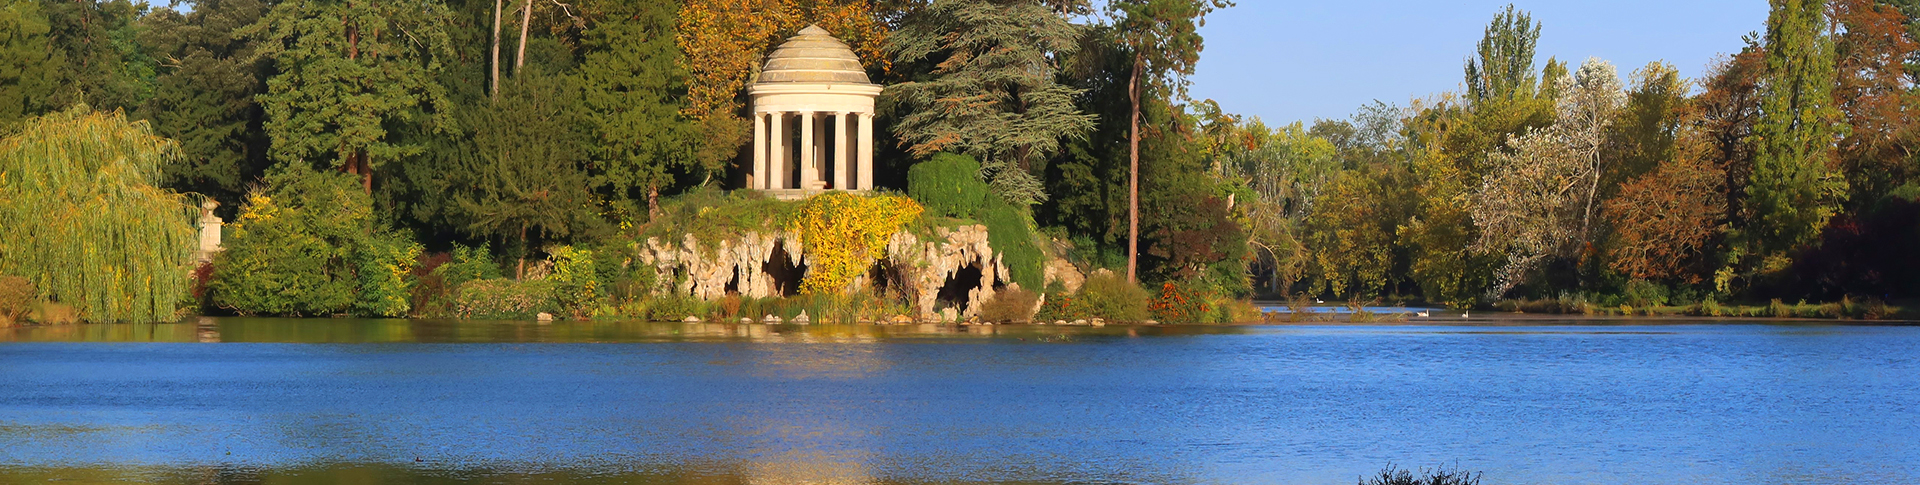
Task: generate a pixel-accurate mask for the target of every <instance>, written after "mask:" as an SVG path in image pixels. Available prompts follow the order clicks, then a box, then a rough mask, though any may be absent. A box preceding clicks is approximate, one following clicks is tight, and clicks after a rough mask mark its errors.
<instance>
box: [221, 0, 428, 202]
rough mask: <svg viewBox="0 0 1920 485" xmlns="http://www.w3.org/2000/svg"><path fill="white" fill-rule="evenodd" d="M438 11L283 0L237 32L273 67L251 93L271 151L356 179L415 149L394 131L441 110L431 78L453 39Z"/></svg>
mask: <svg viewBox="0 0 1920 485" xmlns="http://www.w3.org/2000/svg"><path fill="white" fill-rule="evenodd" d="M450 20H451V18H450V13H449V12H448V10H447V8H446V7H445V6H444V5H443V4H442V3H440V2H437V1H434V0H289V1H287V2H286V3H282V4H279V5H276V6H274V7H273V9H272V10H270V11H268V13H267V15H266V17H265V18H262V19H261V20H260V22H259V23H256V24H254V25H253V26H251V27H249V28H247V29H245V30H243V32H244V35H254V36H257V38H258V39H259V42H260V45H259V46H258V50H257V51H256V54H257V55H259V56H262V57H265V58H269V59H273V61H274V63H275V67H276V68H277V69H278V70H279V74H278V75H275V76H274V77H273V78H272V79H269V80H268V81H267V91H266V93H264V94H261V95H260V96H259V97H258V99H259V100H260V104H261V105H262V107H263V108H265V110H266V113H267V122H266V131H267V134H268V136H269V137H270V138H271V140H272V142H273V146H272V148H271V150H270V153H271V154H272V155H273V157H274V158H275V159H278V160H280V161H283V162H288V163H321V162H323V161H324V163H326V165H325V166H331V167H334V168H337V169H339V170H340V171H342V172H346V173H350V174H355V175H358V176H359V177H360V180H361V186H362V188H363V189H364V190H365V191H366V192H369V193H371V192H372V191H373V171H374V170H375V169H377V168H379V166H381V165H383V164H385V163H387V162H390V161H394V160H396V159H398V158H400V157H404V156H408V155H413V154H417V153H419V152H420V151H421V150H423V147H422V146H421V145H420V144H418V143H416V142H410V141H407V140H403V139H401V138H400V137H399V136H396V135H395V134H394V131H396V130H397V129H403V128H408V127H417V126H429V125H433V124H435V123H437V122H439V121H440V120H441V118H442V117H444V116H445V112H446V111H447V109H448V108H449V107H450V106H449V103H448V102H447V99H446V95H445V91H446V90H445V88H444V87H443V86H442V85H441V84H440V83H439V82H438V80H437V79H436V78H435V77H436V76H437V75H438V74H439V72H440V70H441V67H442V65H443V63H444V62H446V60H447V58H449V57H451V56H452V55H453V54H452V46H451V43H450V42H449V41H448V36H447V31H446V29H447V25H448V22H449V21H450Z"/></svg>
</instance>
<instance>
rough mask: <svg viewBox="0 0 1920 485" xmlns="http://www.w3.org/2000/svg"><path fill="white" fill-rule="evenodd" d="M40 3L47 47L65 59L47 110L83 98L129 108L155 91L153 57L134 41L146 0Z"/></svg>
mask: <svg viewBox="0 0 1920 485" xmlns="http://www.w3.org/2000/svg"><path fill="white" fill-rule="evenodd" d="M40 7H41V9H42V11H43V12H44V13H45V14H46V18H47V20H48V26H49V30H48V32H47V35H48V46H49V47H51V48H52V49H54V50H56V51H59V52H60V55H61V57H62V58H63V60H64V62H61V63H60V64H59V65H60V68H59V70H58V74H56V76H57V79H58V81H57V82H58V84H57V85H56V89H55V90H54V91H53V96H52V98H51V100H50V103H49V105H50V106H49V109H63V108H66V107H69V106H73V105H76V104H81V103H85V104H87V105H88V106H90V107H92V108H93V109H97V110H103V111H111V110H116V109H129V110H130V109H132V108H134V107H136V106H139V105H140V103H141V102H142V101H144V100H146V98H147V96H150V95H152V92H153V77H154V59H153V58H152V57H150V56H148V55H147V54H146V53H145V52H143V51H141V49H140V46H139V44H138V43H137V42H136V40H135V37H136V36H137V33H138V31H139V24H138V20H139V19H140V17H141V16H142V15H144V14H145V13H146V10H147V4H146V2H141V3H133V2H130V1H128V0H79V1H43V2H41V4H40Z"/></svg>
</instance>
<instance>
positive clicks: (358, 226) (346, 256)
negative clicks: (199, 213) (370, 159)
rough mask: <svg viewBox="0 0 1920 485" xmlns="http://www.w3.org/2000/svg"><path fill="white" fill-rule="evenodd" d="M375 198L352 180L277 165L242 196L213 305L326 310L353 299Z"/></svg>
mask: <svg viewBox="0 0 1920 485" xmlns="http://www.w3.org/2000/svg"><path fill="white" fill-rule="evenodd" d="M372 213H373V202H372V200H371V199H370V198H368V197H367V196H366V194H365V193H364V192H362V190H361V188H360V187H359V186H358V185H357V184H356V183H355V179H354V178H352V177H350V176H348V175H345V174H340V173H335V172H322V171H315V170H312V169H306V168H301V167H290V168H285V169H281V170H278V171H276V172H274V173H273V174H270V175H268V177H267V187H266V188H263V189H255V190H254V191H253V193H250V194H248V195H247V202H246V204H245V205H244V206H242V207H241V211H240V216H239V217H238V218H236V219H235V220H234V222H233V223H232V224H229V225H227V236H228V237H227V238H226V240H225V241H224V244H223V245H224V246H225V247H226V250H225V251H222V252H220V254H219V255H218V256H217V257H216V258H217V260H216V261H215V263H214V270H213V281H212V282H211V283H209V284H208V287H209V289H211V290H212V291H213V303H214V305H216V306H219V307H222V308H226V309H230V310H233V311H234V312H236V313H240V314H243V315H250V314H268V315H324V314H333V313H341V312H345V311H347V310H348V309H349V308H351V307H352V305H353V304H354V303H355V302H356V301H358V299H357V298H356V286H357V285H356V279H355V277H354V272H355V269H356V268H355V267H354V265H353V264H352V262H353V261H354V259H355V258H354V253H353V249H354V247H355V246H357V245H358V244H359V243H360V241H361V240H362V239H365V238H367V235H368V234H369V233H370V232H371V227H372V225H371V216H372Z"/></svg>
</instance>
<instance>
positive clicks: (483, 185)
mask: <svg viewBox="0 0 1920 485" xmlns="http://www.w3.org/2000/svg"><path fill="white" fill-rule="evenodd" d="M572 84H573V83H572V78H568V77H563V76H555V75H545V74H532V75H527V76H521V75H515V76H514V78H513V79H511V80H508V81H507V82H506V83H505V85H504V86H502V87H501V94H500V99H499V100H498V101H495V102H492V103H485V104H482V105H480V106H477V107H475V108H472V109H470V110H469V112H468V114H467V115H466V116H463V117H462V121H463V122H464V123H463V124H464V125H466V126H470V127H472V128H473V130H474V134H473V141H474V148H475V152H476V156H475V157H472V158H466V159H463V160H465V161H466V162H467V163H464V164H461V165H458V166H456V167H453V170H451V171H450V172H452V173H449V174H448V177H449V178H450V179H451V180H450V181H451V182H452V183H451V184H450V185H451V186H452V187H453V199H454V201H455V204H456V206H457V207H458V212H459V213H460V216H459V218H460V220H461V221H462V222H463V223H464V224H465V227H464V229H465V230H466V231H467V233H468V234H471V235H474V236H478V237H482V238H487V239H492V240H495V241H501V242H505V243H509V244H504V245H503V246H505V247H514V248H517V249H518V251H517V252H518V253H519V255H520V256H521V257H522V258H523V261H524V256H525V255H526V253H527V252H528V250H529V249H530V248H533V247H534V245H533V244H531V241H532V240H536V239H537V240H551V239H553V238H559V237H568V236H575V235H580V234H583V233H585V234H591V233H593V231H595V230H597V229H600V228H601V226H604V225H605V223H604V222H603V221H602V220H601V219H600V218H599V214H598V213H597V211H596V209H597V207H596V205H595V197H594V193H593V183H592V181H591V180H590V178H589V176H588V174H587V171H586V167H585V165H586V162H587V156H588V153H587V152H586V151H584V150H581V149H580V147H581V146H583V145H586V144H587V134H586V132H587V128H586V126H585V123H584V122H583V120H582V119H581V113H580V110H579V109H578V108H579V106H578V104H579V99H580V92H579V89H578V88H577V87H574V86H573V85H572Z"/></svg>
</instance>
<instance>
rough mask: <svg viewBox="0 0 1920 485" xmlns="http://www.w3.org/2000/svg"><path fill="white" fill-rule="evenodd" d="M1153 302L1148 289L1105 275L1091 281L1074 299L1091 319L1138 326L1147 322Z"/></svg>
mask: <svg viewBox="0 0 1920 485" xmlns="http://www.w3.org/2000/svg"><path fill="white" fill-rule="evenodd" d="M1152 298H1153V296H1152V295H1150V294H1148V293H1147V290H1146V289H1143V288H1141V287H1140V285H1136V284H1133V283H1128V282H1127V280H1126V278H1122V277H1120V276H1118V275H1114V274H1109V273H1101V274H1096V275H1094V276H1093V277H1091V278H1087V282H1086V283H1085V284H1083V285H1081V286H1080V293H1079V294H1077V295H1075V298H1074V299H1075V300H1077V301H1076V302H1075V303H1076V304H1077V305H1079V306H1080V307H1081V308H1084V309H1085V315H1086V316H1088V317H1093V318H1104V319H1107V320H1110V321H1115V322H1138V321H1142V320H1146V319H1147V301H1148V300H1150V299H1152Z"/></svg>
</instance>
